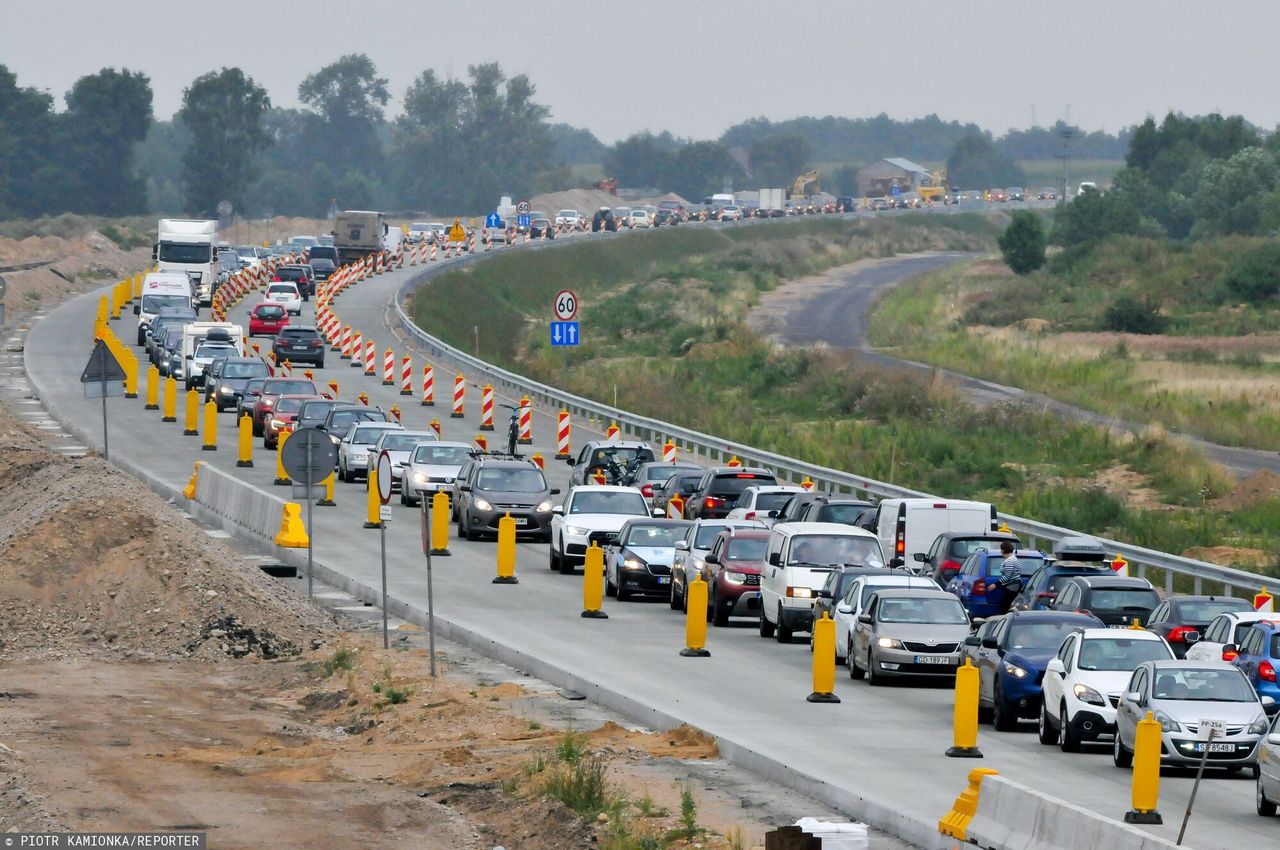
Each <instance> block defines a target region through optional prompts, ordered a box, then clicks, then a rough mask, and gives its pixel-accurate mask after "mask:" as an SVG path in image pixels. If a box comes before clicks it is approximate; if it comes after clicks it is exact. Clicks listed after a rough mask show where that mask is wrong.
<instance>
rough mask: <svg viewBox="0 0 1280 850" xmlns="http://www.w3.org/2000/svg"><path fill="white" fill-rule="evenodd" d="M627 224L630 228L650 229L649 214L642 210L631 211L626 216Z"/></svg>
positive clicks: (651, 222) (651, 224) (651, 223)
mask: <svg viewBox="0 0 1280 850" xmlns="http://www.w3.org/2000/svg"><path fill="white" fill-rule="evenodd" d="M627 223H628V224H630V225H631V226H632V227H652V226H653V220H652V219H650V218H649V214H648V213H647V212H645V211H644V210H632V211H631V214H630V215H629V216H627Z"/></svg>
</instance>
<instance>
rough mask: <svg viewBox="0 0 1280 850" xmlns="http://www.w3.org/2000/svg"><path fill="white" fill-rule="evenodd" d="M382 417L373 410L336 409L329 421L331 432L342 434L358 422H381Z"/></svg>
mask: <svg viewBox="0 0 1280 850" xmlns="http://www.w3.org/2000/svg"><path fill="white" fill-rule="evenodd" d="M381 421H382V417H381V416H380V415H379V414H378V412H377V411H373V410H335V411H334V412H333V417H332V419H331V420H330V422H329V433H331V434H341V433H343V432H344V431H346V430H347V428H348V427H350V426H351V425H352V424H354V423H356V422H381Z"/></svg>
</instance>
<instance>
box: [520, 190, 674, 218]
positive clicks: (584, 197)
mask: <svg viewBox="0 0 1280 850" xmlns="http://www.w3.org/2000/svg"><path fill="white" fill-rule="evenodd" d="M659 201H679V202H680V203H682V204H685V205H686V206H687V205H688V203H689V202H688V201H686V200H685V199H684V198H682V197H680V196H679V195H676V194H674V193H671V192H668V193H667V194H665V195H658V196H657V197H655V198H641V199H639V200H623V199H622V198H619V197H618V196H617V195H611V194H609V193H608V192H603V191H601V190H599V189H566V190H564V191H563V192H547V193H546V194H542V195H534V196H533V197H532V198H530V199H529V203H530V204H531V205H532V206H533V208H534V209H535V210H538V211H540V212H545V213H546V214H547V215H549V216H553V217H554V216H555V214H556V212H557V211H558V210H577V211H578V212H580V213H583V214H585V215H589V214H590V213H592V212H594V211H595V210H598V209H600V207H609V208H611V209H612V208H613V207H623V206H632V207H634V206H636V205H637V204H657V203H658V202H659Z"/></svg>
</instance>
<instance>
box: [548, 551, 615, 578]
mask: <svg viewBox="0 0 1280 850" xmlns="http://www.w3.org/2000/svg"><path fill="white" fill-rule="evenodd" d="M582 563H583V565H584V567H585V565H586V563H587V562H586V559H583V562H582ZM560 575H562V576H571V575H573V561H570V560H569V556H568V555H566V554H565V553H564V550H563V549H562V550H560ZM605 576H606V577H607V576H608V572H607V571H606V573H605Z"/></svg>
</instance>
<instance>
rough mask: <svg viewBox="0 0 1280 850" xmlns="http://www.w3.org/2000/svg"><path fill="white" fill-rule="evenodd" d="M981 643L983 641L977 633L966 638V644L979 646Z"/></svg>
mask: <svg viewBox="0 0 1280 850" xmlns="http://www.w3.org/2000/svg"><path fill="white" fill-rule="evenodd" d="M981 643H982V641H980V640H978V636H977V635H969V636H968V637H967V638H965V639H964V645H965V646H979V645H981Z"/></svg>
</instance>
